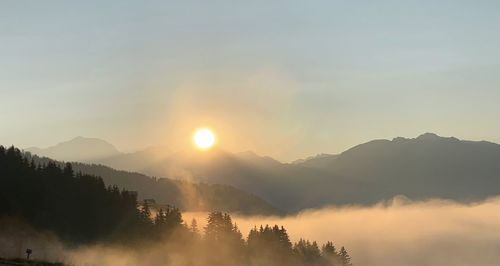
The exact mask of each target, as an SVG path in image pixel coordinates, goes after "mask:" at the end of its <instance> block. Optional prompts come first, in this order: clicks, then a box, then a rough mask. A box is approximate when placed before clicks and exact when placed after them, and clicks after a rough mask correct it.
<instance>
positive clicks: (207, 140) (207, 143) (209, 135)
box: [193, 128, 215, 150]
mask: <svg viewBox="0 0 500 266" xmlns="http://www.w3.org/2000/svg"><path fill="white" fill-rule="evenodd" d="M193 140H194V144H195V145H196V147H197V148H198V149H202V150H207V149H210V148H211V147H213V146H214V144H215V135H214V133H213V132H212V130H210V129H208V128H200V129H198V130H196V132H195V133H194V136H193Z"/></svg>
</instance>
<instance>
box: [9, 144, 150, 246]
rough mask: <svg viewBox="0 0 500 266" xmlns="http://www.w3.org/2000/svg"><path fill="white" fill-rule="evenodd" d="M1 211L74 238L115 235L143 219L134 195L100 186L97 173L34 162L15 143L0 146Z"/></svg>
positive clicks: (85, 240)
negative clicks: (5, 146)
mask: <svg viewBox="0 0 500 266" xmlns="http://www.w3.org/2000/svg"><path fill="white" fill-rule="evenodd" d="M0 214H1V215H4V216H9V217H15V218H20V219H22V220H25V221H27V222H28V223H29V224H30V225H32V226H33V227H34V228H36V229H41V230H49V231H52V232H54V233H56V234H57V235H58V236H59V237H60V238H61V239H63V240H67V241H68V242H74V243H90V242H93V241H97V240H102V239H105V238H114V237H120V235H119V233H118V232H120V231H121V232H123V231H129V232H131V233H133V232H136V231H140V230H139V229H140V228H141V227H142V226H143V225H144V224H146V223H147V222H145V221H144V220H141V219H140V218H141V217H140V215H139V214H140V213H139V211H138V210H137V199H136V196H135V195H133V194H131V193H129V192H127V191H120V190H118V188H117V187H105V185H104V183H103V181H102V179H101V178H99V177H96V176H92V175H86V174H81V173H74V172H73V169H72V167H71V164H66V165H65V166H64V167H63V168H61V167H59V166H57V165H56V164H55V163H53V162H48V163H47V164H44V165H41V164H38V165H37V164H35V163H34V162H33V161H28V159H27V158H26V157H23V154H22V153H21V151H20V150H19V149H16V148H14V147H10V148H8V149H5V148H4V147H3V146H0ZM138 233H139V232H138Z"/></svg>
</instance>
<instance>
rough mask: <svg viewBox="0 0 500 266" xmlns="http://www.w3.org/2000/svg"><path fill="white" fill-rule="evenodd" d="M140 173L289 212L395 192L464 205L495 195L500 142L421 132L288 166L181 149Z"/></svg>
mask: <svg viewBox="0 0 500 266" xmlns="http://www.w3.org/2000/svg"><path fill="white" fill-rule="evenodd" d="M140 172H144V173H147V174H150V175H154V176H169V177H172V178H176V179H184V180H193V181H196V182H207V183H216V184H227V185H231V186H234V187H236V188H240V189H243V190H246V191H248V192H251V193H254V194H256V195H257V196H259V197H261V198H263V199H265V200H267V201H269V202H270V203H271V204H273V205H274V206H277V207H278V208H281V209H284V210H287V211H299V210H301V209H304V208H314V207H319V206H323V205H329V204H339V205H343V204H374V203H376V202H379V201H381V200H387V199H391V198H393V197H395V196H398V195H405V196H407V197H409V198H411V199H417V200H418V199H427V198H447V199H453V200H459V201H469V200H477V199H483V198H485V197H488V196H493V195H498V194H500V145H498V144H495V143H491V142H486V141H462V140H458V139H457V138H453V137H449V138H447V137H440V136H438V135H436V134H432V133H426V134H423V135H421V136H418V137H417V138H402V137H398V138H394V139H393V140H374V141H370V142H368V143H364V144H360V145H358V146H355V147H353V148H351V149H349V150H346V151H345V152H343V153H341V154H338V155H320V156H315V157H313V158H309V159H306V160H304V161H302V162H300V161H299V162H295V163H292V164H284V163H281V162H278V161H276V160H274V159H272V158H269V157H263V156H259V155H256V154H255V153H252V152H245V153H235V154H234V153H229V152H225V151H223V150H220V149H214V150H212V151H209V152H205V153H200V152H199V151H184V152H178V153H173V154H171V155H170V156H168V157H166V158H165V159H164V160H161V161H158V162H155V163H152V164H150V165H149V167H146V168H143V169H142V170H140Z"/></svg>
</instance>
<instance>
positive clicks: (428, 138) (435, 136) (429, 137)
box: [417, 132, 443, 140]
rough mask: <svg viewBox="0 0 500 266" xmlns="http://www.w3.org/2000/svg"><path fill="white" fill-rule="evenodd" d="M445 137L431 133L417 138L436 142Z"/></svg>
mask: <svg viewBox="0 0 500 266" xmlns="http://www.w3.org/2000/svg"><path fill="white" fill-rule="evenodd" d="M442 138H443V137H441V136H439V135H437V134H435V133H430V132H426V133H424V134H422V135H420V136H418V137H417V139H421V140H436V139H442Z"/></svg>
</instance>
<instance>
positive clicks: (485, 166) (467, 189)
mask: <svg viewBox="0 0 500 266" xmlns="http://www.w3.org/2000/svg"><path fill="white" fill-rule="evenodd" d="M322 170H324V171H328V172H330V173H332V175H333V176H343V177H345V178H348V179H349V180H356V181H358V182H362V183H364V184H365V185H366V186H369V187H370V188H371V191H372V193H371V194H373V193H377V194H378V195H379V197H373V198H374V199H376V198H387V197H391V196H394V195H395V194H404V195H406V196H408V197H410V198H413V199H415V198H428V197H441V198H451V199H456V200H469V199H470V200H473V199H478V198H484V197H487V196H492V195H498V194H500V145H498V144H495V143H491V142H486V141H461V140H458V139H457V138H453V137H450V138H444V137H440V136H438V135H436V134H432V133H426V134H423V135H421V136H419V137H417V138H414V139H406V138H401V137H399V138H395V139H393V140H392V141H389V140H374V141H370V142H368V143H365V144H361V145H358V146H356V147H354V148H352V149H349V150H347V151H345V152H343V153H342V154H340V155H339V156H338V157H337V158H332V159H331V160H330V163H329V164H325V165H323V166H322Z"/></svg>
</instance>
